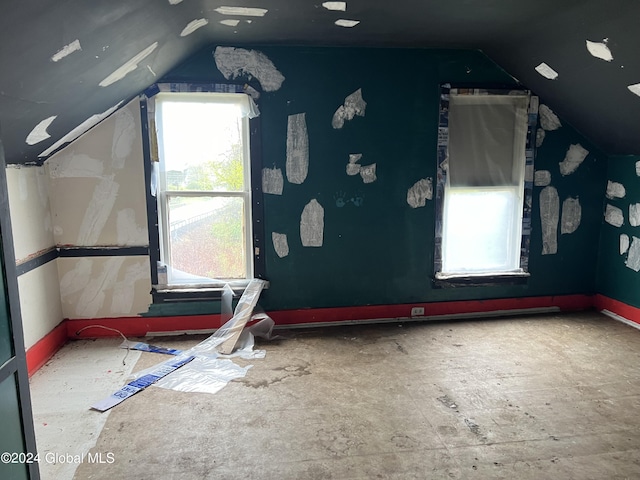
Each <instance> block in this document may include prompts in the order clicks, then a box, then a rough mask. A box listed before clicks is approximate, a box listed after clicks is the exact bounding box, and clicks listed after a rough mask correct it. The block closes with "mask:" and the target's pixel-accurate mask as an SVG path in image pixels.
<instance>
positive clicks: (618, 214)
mask: <svg viewBox="0 0 640 480" xmlns="http://www.w3.org/2000/svg"><path fill="white" fill-rule="evenodd" d="M604 221H605V222H607V223H608V224H609V225H613V226H614V227H621V226H622V225H623V224H624V215H623V214H622V210H620V209H619V208H618V207H614V206H613V205H609V204H608V203H607V207H606V208H605V210H604Z"/></svg>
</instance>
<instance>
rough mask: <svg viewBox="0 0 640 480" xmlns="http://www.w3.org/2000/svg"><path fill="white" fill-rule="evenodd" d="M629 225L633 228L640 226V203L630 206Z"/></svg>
mask: <svg viewBox="0 0 640 480" xmlns="http://www.w3.org/2000/svg"><path fill="white" fill-rule="evenodd" d="M629 225H631V226H632V227H637V226H640V203H632V204H631V205H629Z"/></svg>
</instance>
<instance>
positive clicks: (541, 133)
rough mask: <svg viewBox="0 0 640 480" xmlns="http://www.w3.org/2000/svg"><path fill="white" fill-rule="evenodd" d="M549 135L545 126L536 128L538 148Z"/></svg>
mask: <svg viewBox="0 0 640 480" xmlns="http://www.w3.org/2000/svg"><path fill="white" fill-rule="evenodd" d="M546 135H547V132H545V130H544V128H539V129H538V130H536V148H540V147H541V146H542V144H543V142H544V137H545V136H546Z"/></svg>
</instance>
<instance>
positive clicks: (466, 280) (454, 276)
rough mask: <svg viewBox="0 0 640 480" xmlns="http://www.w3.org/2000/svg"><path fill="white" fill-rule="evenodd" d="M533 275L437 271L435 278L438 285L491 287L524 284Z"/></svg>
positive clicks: (445, 286)
mask: <svg viewBox="0 0 640 480" xmlns="http://www.w3.org/2000/svg"><path fill="white" fill-rule="evenodd" d="M530 276H531V274H530V273H529V272H523V271H517V272H499V273H493V272H492V273H442V272H437V273H436V275H435V279H434V284H435V286H436V287H440V288H449V287H490V286H499V285H523V284H526V283H527V280H528V278H529V277H530Z"/></svg>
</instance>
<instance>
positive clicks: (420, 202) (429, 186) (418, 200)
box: [407, 178, 433, 208]
mask: <svg viewBox="0 0 640 480" xmlns="http://www.w3.org/2000/svg"><path fill="white" fill-rule="evenodd" d="M432 198H433V180H432V179H431V178H421V179H420V180H418V181H417V182H416V183H414V184H413V186H412V187H411V188H409V190H407V203H408V204H409V205H410V206H411V208H418V207H424V206H425V205H426V204H427V200H431V199H432Z"/></svg>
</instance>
